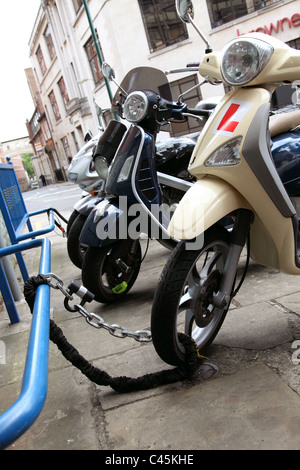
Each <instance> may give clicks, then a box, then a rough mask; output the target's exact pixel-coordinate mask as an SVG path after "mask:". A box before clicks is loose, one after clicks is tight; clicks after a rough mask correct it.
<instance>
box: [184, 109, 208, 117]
mask: <svg viewBox="0 0 300 470" xmlns="http://www.w3.org/2000/svg"><path fill="white" fill-rule="evenodd" d="M212 111H213V110H211V109H195V108H187V110H186V112H187V113H189V114H193V115H194V116H204V117H209V116H210V115H211V113H212Z"/></svg>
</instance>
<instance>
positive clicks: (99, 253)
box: [82, 240, 142, 303]
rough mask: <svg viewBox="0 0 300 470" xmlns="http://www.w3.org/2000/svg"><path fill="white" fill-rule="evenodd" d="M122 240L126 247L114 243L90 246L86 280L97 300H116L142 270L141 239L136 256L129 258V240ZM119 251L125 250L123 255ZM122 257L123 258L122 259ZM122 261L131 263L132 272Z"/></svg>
mask: <svg viewBox="0 0 300 470" xmlns="http://www.w3.org/2000/svg"><path fill="white" fill-rule="evenodd" d="M119 243H122V244H123V245H124V249H120V246H118V244H114V245H112V246H111V245H109V246H103V247H100V248H97V247H89V248H88V249H87V251H86V254H85V257H84V261H83V265H82V282H83V285H84V286H85V287H86V288H87V289H88V290H89V291H91V292H92V293H93V294H94V295H95V300H96V301H97V302H101V303H112V302H116V301H118V300H120V298H121V297H124V295H126V294H127V293H128V292H129V290H130V289H131V288H132V286H133V284H134V283H135V281H136V278H137V276H138V274H139V271H140V266H141V262H142V250H141V245H140V242H139V241H138V240H137V241H136V247H135V253H134V255H133V257H132V259H130V258H128V256H130V255H129V246H128V241H127V240H124V241H123V242H119ZM122 248H123V247H122ZM117 253H122V256H121V257H120V256H119V255H117ZM119 260H121V262H118V261H119ZM122 262H123V263H124V264H125V265H126V266H128V267H129V270H128V272H125V271H124V265H123V266H122Z"/></svg>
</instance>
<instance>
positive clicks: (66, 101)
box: [57, 77, 70, 108]
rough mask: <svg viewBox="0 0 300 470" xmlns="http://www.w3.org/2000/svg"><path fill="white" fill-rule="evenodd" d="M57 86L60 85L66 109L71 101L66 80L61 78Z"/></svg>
mask: <svg viewBox="0 0 300 470" xmlns="http://www.w3.org/2000/svg"><path fill="white" fill-rule="evenodd" d="M57 84H58V87H59V89H60V93H61V96H62V99H63V102H64V105H65V108H66V107H67V106H68V104H69V101H70V100H69V95H68V93H67V90H66V85H65V81H64V78H63V77H61V79H60V80H59V81H58V83H57Z"/></svg>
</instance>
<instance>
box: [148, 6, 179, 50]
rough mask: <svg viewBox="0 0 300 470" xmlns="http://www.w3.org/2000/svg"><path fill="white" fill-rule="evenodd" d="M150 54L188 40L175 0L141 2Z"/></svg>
mask: <svg viewBox="0 0 300 470" xmlns="http://www.w3.org/2000/svg"><path fill="white" fill-rule="evenodd" d="M139 5H140V9H141V13H142V18H143V21H144V25H145V29H146V33H147V38H148V42H149V48H150V52H154V51H157V50H159V49H163V48H164V47H167V46H171V45H172V44H176V43H177V42H180V41H183V40H184V39H187V38H188V33H187V29H186V26H185V24H184V23H182V21H181V20H180V19H179V17H178V15H177V12H176V7H175V2H174V1H173V0H139Z"/></svg>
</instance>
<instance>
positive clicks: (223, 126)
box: [217, 104, 240, 132]
mask: <svg viewBox="0 0 300 470" xmlns="http://www.w3.org/2000/svg"><path fill="white" fill-rule="evenodd" d="M239 107H240V105H239V104H231V105H230V106H229V108H228V110H227V112H226V114H225V115H224V117H223V119H222V120H221V122H220V124H219V126H218V127H217V131H225V132H234V131H235V129H236V128H237V126H238V125H239V122H238V121H231V118H232V117H233V115H234V114H235V113H236V112H237V110H238V109H239Z"/></svg>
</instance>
